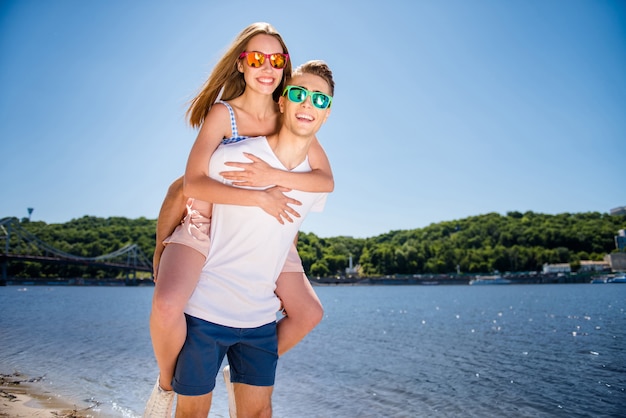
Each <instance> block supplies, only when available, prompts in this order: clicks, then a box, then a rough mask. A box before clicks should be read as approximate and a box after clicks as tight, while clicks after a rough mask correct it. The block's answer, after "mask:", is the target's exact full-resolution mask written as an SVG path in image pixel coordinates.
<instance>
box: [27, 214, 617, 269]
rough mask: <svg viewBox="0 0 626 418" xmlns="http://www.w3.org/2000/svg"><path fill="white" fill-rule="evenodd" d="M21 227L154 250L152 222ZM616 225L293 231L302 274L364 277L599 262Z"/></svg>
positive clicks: (52, 237) (75, 242)
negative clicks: (366, 234) (353, 272)
mask: <svg viewBox="0 0 626 418" xmlns="http://www.w3.org/2000/svg"><path fill="white" fill-rule="evenodd" d="M21 225H22V227H23V228H25V229H27V230H28V231H29V232H31V233H33V234H34V235H36V236H37V237H38V238H39V239H41V240H42V241H44V242H46V243H48V244H49V245H51V246H53V247H55V248H58V249H60V250H62V251H65V252H68V253H71V254H75V255H80V256H85V257H94V256H98V255H102V254H106V253H109V252H113V251H115V250H118V249H119V248H121V247H123V246H124V245H127V244H131V243H135V244H137V245H138V246H139V247H140V248H141V250H142V251H143V252H144V254H146V256H148V257H149V258H150V259H151V258H152V254H153V251H154V244H155V233H154V231H155V227H156V220H149V219H145V218H139V219H127V218H121V217H113V218H97V217H92V216H85V217H82V218H80V219H74V220H72V221H70V222H67V223H64V224H46V223H44V222H29V221H28V220H27V219H23V220H22V221H21ZM620 229H626V216H623V215H621V216H611V215H608V214H603V213H599V212H589V213H574V214H571V213H563V214H558V215H546V214H540V213H534V212H525V213H520V212H509V213H507V214H506V215H500V214H497V213H488V214H484V215H479V216H472V217H468V218H464V219H459V220H454V221H445V222H440V223H436V224H431V225H429V226H427V227H425V228H419V229H411V230H398V231H391V232H388V233H386V234H382V235H378V236H376V237H371V238H351V237H343V236H338V237H331V238H320V237H318V236H316V235H315V234H313V233H300V237H299V244H298V250H299V253H300V256H301V258H302V261H303V263H304V266H305V270H306V272H307V274H308V275H310V276H332V275H336V274H343V272H345V269H346V267H348V263H349V258H350V256H351V257H352V259H353V264H355V265H359V266H360V273H361V274H362V275H367V276H378V275H393V274H422V273H453V272H456V271H457V267H458V269H459V270H460V271H462V272H464V273H485V272H491V271H494V270H499V271H502V272H504V271H511V272H516V271H539V270H541V268H542V265H543V264H544V263H571V264H572V265H573V266H574V267H576V265H577V263H579V262H580V260H602V258H603V257H604V256H605V254H607V253H610V252H613V251H615V250H616V249H615V240H614V237H615V235H617V233H618V231H619V230H620ZM71 273H72V274H75V275H76V274H78V275H80V274H86V272H82V273H81V272H80V271H76V272H74V271H72V272H71ZM18 274H19V275H22V276H24V275H27V276H31V277H56V276H62V275H66V274H70V272H68V271H60V270H59V269H58V268H57V270H55V267H54V266H37V265H36V263H31V264H30V265H29V269H28V272H24V271H22V272H18ZM89 274H93V272H90V273H89Z"/></svg>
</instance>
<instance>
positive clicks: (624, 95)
mask: <svg viewBox="0 0 626 418" xmlns="http://www.w3.org/2000/svg"><path fill="white" fill-rule="evenodd" d="M288 4H290V3H288V2H277V1H276V2H268V1H264V2H260V1H229V2H225V1H224V2H213V1H181V2H173V1H133V2H128V1H122V0H111V1H91V2H86V1H82V0H62V1H39V0H19V1H8V0H2V1H0V156H2V160H1V163H0V185H1V186H2V188H1V193H2V194H1V196H2V197H1V198H0V217H4V216H17V217H20V218H21V217H25V216H27V215H28V213H27V208H28V207H32V208H34V212H33V214H32V219H33V220H41V221H45V222H47V223H62V222H67V221H69V220H71V219H74V218H79V217H82V216H84V215H92V216H99V217H109V216H124V217H128V218H137V217H141V216H144V217H147V218H150V219H154V218H156V217H157V214H158V210H159V207H160V204H161V201H162V198H163V196H164V193H165V191H166V189H167V186H168V185H169V183H170V182H171V181H172V180H173V179H174V178H176V177H178V176H179V175H180V174H182V173H183V171H184V167H185V162H186V159H187V155H188V152H189V150H190V148H191V145H192V143H193V141H194V139H195V135H196V132H195V131H194V130H192V129H191V128H189V127H188V126H187V125H186V124H185V120H184V113H185V110H186V106H187V103H188V101H189V99H191V98H192V97H193V95H194V94H195V93H196V91H197V90H198V88H199V87H200V86H201V84H202V83H203V82H204V80H205V79H206V77H207V75H208V74H209V72H210V70H211V68H212V66H213V65H214V64H215V62H216V60H217V59H218V58H219V56H220V55H221V54H222V53H223V52H224V50H225V48H226V47H227V45H228V44H229V43H230V42H231V41H232V40H233V38H234V37H235V36H236V34H237V33H238V32H239V31H240V30H241V29H242V28H243V27H245V26H247V25H248V24H250V23H252V22H256V21H267V22H270V23H272V24H273V25H274V26H276V28H277V29H278V30H279V31H280V32H281V34H282V35H283V37H284V39H285V41H286V43H287V45H288V47H289V49H290V53H291V58H292V59H293V62H294V64H299V63H302V62H304V61H306V60H309V59H323V60H325V61H326V62H328V64H329V65H330V66H331V68H332V69H333V71H334V76H335V81H336V91H335V99H334V102H333V110H332V115H331V117H330V118H329V120H328V122H327V123H326V125H325V126H324V127H323V128H322V130H321V131H320V133H319V135H318V136H319V139H320V141H321V142H322V145H323V146H324V148H325V149H326V152H327V154H328V155H329V158H330V160H331V164H332V166H333V171H334V174H335V182H336V188H335V192H334V193H333V194H332V195H331V196H330V197H329V200H328V204H327V207H326V210H325V211H324V212H322V213H320V214H312V215H311V216H310V217H309V218H308V219H307V220H306V221H305V223H304V225H303V228H302V230H303V231H305V232H313V233H315V234H317V235H318V236H321V237H333V236H339V235H348V236H354V237H359V238H364V237H371V236H376V235H379V234H383V233H386V232H389V231H391V230H399V229H413V228H422V227H425V226H427V225H429V224H431V223H437V222H441V221H450V220H455V219H460V218H465V217H467V216H474V215H480V214H485V213H489V212H498V213H501V214H505V213H506V212H507V211H513V210H517V211H522V212H524V211H528V210H531V211H534V212H540V213H549V214H556V213H563V212H570V213H575V212H587V211H599V212H608V211H609V210H610V209H611V208H613V207H617V206H623V205H626V184H625V181H624V160H625V157H626V3H625V2H623V1H602V0H541V1H540V0H527V1H521V0H511V1H500V0H442V1H434V0H432V1H420V0H418V1H402V2H400V1H398V2H394V1H389V2H367V1H342V2H340V1H336V0H332V1H330V0H329V1H327V0H320V1H316V2H309V3H306V4H303V3H293V5H294V6H292V7H288V6H285V5H288Z"/></svg>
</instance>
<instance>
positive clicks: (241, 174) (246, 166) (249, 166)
mask: <svg viewBox="0 0 626 418" xmlns="http://www.w3.org/2000/svg"><path fill="white" fill-rule="evenodd" d="M243 154H244V155H245V156H246V158H248V159H249V160H250V161H252V162H251V163H238V162H232V161H229V162H226V163H224V164H225V165H227V166H229V167H236V168H240V169H241V170H237V171H222V172H221V173H220V175H222V176H223V177H224V178H225V179H227V180H230V181H232V182H233V184H235V185H237V186H250V187H264V186H273V185H275V184H276V180H275V175H274V174H275V172H276V170H277V169H276V168H273V167H272V166H270V165H269V164H268V163H266V162H265V161H263V160H262V159H260V158H258V157H257V156H255V155H253V154H249V153H247V152H244V153H243Z"/></svg>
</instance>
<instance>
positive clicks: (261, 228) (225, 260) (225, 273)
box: [185, 137, 328, 328]
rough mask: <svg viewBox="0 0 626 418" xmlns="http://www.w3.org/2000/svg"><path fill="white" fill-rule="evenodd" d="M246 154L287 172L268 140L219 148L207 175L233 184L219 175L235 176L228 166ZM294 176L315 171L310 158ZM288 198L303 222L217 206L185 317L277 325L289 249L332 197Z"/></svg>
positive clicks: (248, 325)
mask: <svg viewBox="0 0 626 418" xmlns="http://www.w3.org/2000/svg"><path fill="white" fill-rule="evenodd" d="M244 152H247V153H250V154H254V155H256V156H257V157H259V158H261V159H262V160H263V161H265V162H266V163H268V164H269V165H271V166H272V167H275V168H279V169H282V170H286V168H285V166H284V165H283V164H282V163H281V162H280V160H278V158H277V157H276V155H275V154H274V152H273V151H272V149H271V148H270V146H269V143H268V142H267V139H266V138H265V137H254V138H249V139H246V140H243V141H240V142H236V143H234V144H226V145H220V146H219V147H218V148H217V150H216V151H215V152H214V153H213V156H212V157H211V161H210V164H209V175H210V176H211V177H212V178H214V179H217V180H219V181H222V182H224V183H229V182H228V181H227V180H225V179H224V178H223V177H222V176H220V175H219V173H220V172H221V171H232V170H233V168H232V167H228V166H226V165H224V163H225V162H227V161H238V162H247V163H249V162H250V160H249V159H247V158H245V157H244V155H243V153H244ZM291 171H294V172H307V171H311V167H310V165H309V161H308V158H307V159H305V161H303V162H302V163H301V164H300V165H299V166H298V167H296V168H294V169H293V170H291ZM286 194H287V195H288V196H290V197H293V198H294V199H296V200H298V201H300V202H302V206H294V208H295V210H296V211H297V212H298V213H299V214H300V217H299V218H296V217H292V219H293V221H294V222H293V223H290V222H285V223H284V225H281V224H280V223H279V222H278V221H277V220H276V218H274V217H273V216H270V215H269V214H267V213H266V212H265V211H263V210H262V209H261V208H258V207H252V206H236V205H221V204H215V205H214V206H213V217H212V221H211V234H210V236H211V249H210V250H209V255H208V257H207V259H206V262H205V264H204V267H203V268H202V273H201V275H200V280H199V282H198V285H197V286H196V289H195V290H194V292H193V294H192V295H191V298H190V299H189V302H188V303H187V307H186V308H185V312H186V313H187V314H189V315H192V316H195V317H197V318H201V319H204V320H206V321H209V322H213V323H216V324H220V325H224V326H229V327H234V328H255V327H259V326H262V325H265V324H268V323H270V322H273V321H275V320H276V312H277V311H278V309H279V308H280V302H279V300H278V298H277V297H276V295H275V294H274V290H275V288H276V279H277V278H278V275H279V274H280V272H281V270H282V267H283V264H284V263H285V259H286V258H287V253H288V251H289V247H290V246H291V245H292V243H293V240H294V238H295V237H296V234H297V233H298V230H299V228H300V225H301V224H302V221H303V220H304V218H305V217H306V215H307V213H308V212H310V211H318V212H319V211H322V210H323V208H324V204H325V202H326V197H327V196H328V193H310V192H302V191H299V190H292V191H290V192H287V193H286Z"/></svg>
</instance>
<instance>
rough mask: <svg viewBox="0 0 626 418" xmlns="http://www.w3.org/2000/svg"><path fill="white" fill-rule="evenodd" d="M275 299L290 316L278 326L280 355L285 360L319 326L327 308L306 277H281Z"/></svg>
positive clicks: (289, 275) (298, 274)
mask: <svg viewBox="0 0 626 418" xmlns="http://www.w3.org/2000/svg"><path fill="white" fill-rule="evenodd" d="M276 295H278V297H279V298H280V299H281V301H282V302H283V308H284V309H285V312H286V313H287V316H285V317H284V318H283V319H281V320H280V321H279V322H278V326H277V332H278V355H279V356H282V355H283V354H285V353H286V352H287V351H289V350H291V349H292V348H293V347H294V346H295V345H296V344H298V343H299V342H300V341H301V340H302V339H303V338H304V337H305V336H306V335H307V334H308V333H309V332H311V330H313V328H315V327H316V326H317V324H319V323H320V321H321V320H322V318H323V316H324V308H323V307H322V303H321V302H320V300H319V298H318V297H317V295H316V294H315V291H314V290H313V286H311V283H310V282H309V279H308V278H307V277H306V275H305V274H304V273H285V272H283V273H281V274H280V276H279V277H278V280H277V282H276Z"/></svg>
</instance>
